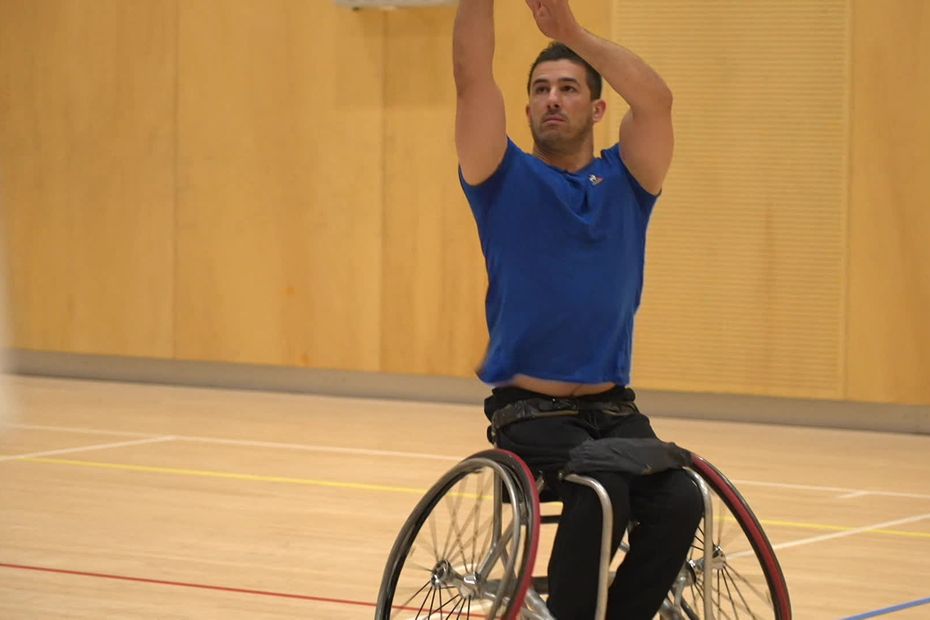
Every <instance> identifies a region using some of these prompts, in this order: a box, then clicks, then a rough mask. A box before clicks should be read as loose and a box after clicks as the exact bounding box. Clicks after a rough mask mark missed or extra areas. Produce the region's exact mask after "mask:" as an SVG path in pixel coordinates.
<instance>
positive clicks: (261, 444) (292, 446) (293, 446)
mask: <svg viewBox="0 0 930 620" xmlns="http://www.w3.org/2000/svg"><path fill="white" fill-rule="evenodd" d="M176 439H177V440H178V441H190V442H196V443H212V444H223V445H229V446H249V447H253V448H279V449H283V450H304V451H307V452H332V453H334V454H362V455H365V456H397V457H402V458H416V459H431V460H436V461H455V462H458V461H461V460H462V459H463V458H464V457H461V456H448V455H445V454H427V453H423V452H398V451H394V450H368V449H365V448H338V447H333V446H313V445H306V444H299V443H277V442H273V441H251V440H247V439H220V438H218V437H191V436H186V435H178V436H177V437H176Z"/></svg>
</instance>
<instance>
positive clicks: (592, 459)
mask: <svg viewBox="0 0 930 620" xmlns="http://www.w3.org/2000/svg"><path fill="white" fill-rule="evenodd" d="M688 465H691V453H690V452H688V451H687V450H685V449H684V448H680V447H678V446H677V445H675V444H674V443H669V442H665V441H662V440H660V439H652V438H648V439H639V438H635V439H633V438H631V439H626V438H620V437H608V438H606V439H592V440H591V441H586V442H584V443H582V444H580V445H579V446H577V447H575V448H573V449H572V450H571V452H569V461H568V463H566V464H565V467H564V468H563V469H562V472H563V474H590V473H594V472H598V471H619V472H623V473H628V474H635V475H638V476H641V475H646V474H655V473H658V472H660V471H666V470H668V469H681V468H682V467H687V466H688Z"/></svg>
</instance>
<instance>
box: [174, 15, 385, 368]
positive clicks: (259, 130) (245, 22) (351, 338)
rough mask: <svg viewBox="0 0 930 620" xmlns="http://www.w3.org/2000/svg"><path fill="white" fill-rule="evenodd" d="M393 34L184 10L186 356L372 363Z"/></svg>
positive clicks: (348, 19) (371, 21)
mask: <svg viewBox="0 0 930 620" xmlns="http://www.w3.org/2000/svg"><path fill="white" fill-rule="evenodd" d="M382 26H383V15H382V14H381V13H380V12H377V11H375V12H370V11H363V12H357V13H356V12H352V11H348V10H346V9H343V8H339V7H336V6H335V5H333V3H331V2H292V1H288V0H277V1H273V2H254V1H251V0H230V1H228V2H210V1H206V0H202V1H196V2H183V3H182V4H181V12H180V35H179V36H180V44H179V58H180V62H179V92H180V98H179V99H180V100H179V120H178V124H179V143H178V150H179V155H178V166H179V170H180V174H181V177H180V179H179V203H178V231H177V242H178V265H179V271H178V274H177V286H178V292H177V331H176V341H177V353H178V357H179V358H182V359H202V360H226V361H233V362H257V363H269V364H283V365H291V366H312V367H316V368H351V369H355V370H375V369H377V367H378V363H379V359H378V358H379V342H380V339H379V322H380V316H379V308H380V288H381V283H380V277H381V269H380V261H381V208H382V203H381V194H382V153H381V148H382V145H381V125H382V73H381V71H382V63H383V59H382V41H383V39H382Z"/></svg>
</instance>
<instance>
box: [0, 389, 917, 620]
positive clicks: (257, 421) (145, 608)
mask: <svg viewBox="0 0 930 620" xmlns="http://www.w3.org/2000/svg"><path fill="white" fill-rule="evenodd" d="M12 388H13V393H14V397H15V400H16V412H17V416H16V419H15V420H14V424H13V425H12V426H8V428H7V429H6V431H5V432H4V433H3V435H2V437H0V618H4V619H46V618H93V619H100V618H159V619H164V618H223V619H227V618H311V619H323V620H329V619H332V620H341V619H350V618H352V619H355V618H371V617H372V612H373V602H374V600H375V597H376V592H377V589H378V583H379V580H380V575H381V571H382V567H383V562H384V559H385V556H386V553H387V551H388V549H389V548H390V546H391V543H392V541H393V537H394V535H395V534H396V532H397V530H398V528H399V526H400V524H401V523H402V521H403V519H404V518H405V517H406V515H407V513H408V512H409V511H410V509H411V508H412V507H413V505H414V503H415V502H416V501H417V499H418V498H419V496H420V494H421V493H422V491H423V490H424V489H425V488H426V487H428V486H429V485H430V484H432V482H434V481H435V479H436V478H437V477H438V476H439V475H440V474H441V473H442V472H444V471H445V470H446V469H448V468H449V467H450V466H451V465H452V464H454V463H455V462H456V461H457V460H458V459H460V458H461V457H463V456H466V455H468V454H470V453H472V452H474V451H477V450H480V449H483V448H485V447H486V445H485V442H484V427H485V424H484V422H483V416H482V414H481V412H480V409H479V407H478V405H477V404H476V405H475V406H450V405H439V404H425V403H406V402H397V401H393V402H384V401H372V400H349V399H337V398H327V397H317V396H308V395H292V394H276V393H261V392H245V391H229V390H207V389H190V388H174V387H164V386H151V385H133V384H114V383H98V382H88V381H67V380H57V379H42V378H24V377H14V378H12ZM647 413H648V412H647ZM653 424H654V426H655V427H656V429H657V430H658V432H659V433H660V435H661V436H663V437H664V438H666V439H668V440H672V441H675V442H676V443H678V444H680V445H683V446H685V447H688V448H691V449H692V450H694V451H696V452H699V453H702V454H703V455H705V456H706V457H707V458H709V459H710V460H711V461H713V462H715V463H716V464H717V465H718V466H719V467H720V468H721V469H722V470H723V471H725V472H726V473H727V474H728V475H729V476H730V477H731V478H732V479H734V480H735V481H736V482H737V483H738V485H739V487H740V489H741V490H742V491H743V493H744V495H746V496H747V498H748V499H749V501H750V503H751V504H752V505H753V508H754V509H755V511H756V513H757V514H758V516H759V517H760V518H761V519H762V522H763V524H764V525H765V527H766V531H767V532H768V534H769V536H770V538H771V539H772V541H773V543H774V544H775V545H776V548H778V549H779V558H780V560H781V563H782V565H783V567H784V569H785V572H786V575H787V578H788V582H789V586H790V589H791V595H792V600H793V605H794V610H795V617H796V618H798V619H800V620H808V619H817V618H831V619H835V618H847V617H854V616H860V615H862V616H864V615H865V614H867V612H876V611H881V612H882V613H881V615H882V616H883V617H885V616H887V617H889V618H894V619H895V620H898V619H905V618H930V599H928V597H930V437H928V436H909V435H895V434H880V433H865V432H852V431H840V430H824V429H810V428H798V427H787V426H785V427H782V426H762V425H750V424H735V423H722V422H712V421H696V420H677V419H671V418H660V419H653ZM924 599H928V600H926V601H925V600H924ZM907 604H911V605H910V606H909V607H908V606H907ZM898 607H902V608H901V609H896V608H898Z"/></svg>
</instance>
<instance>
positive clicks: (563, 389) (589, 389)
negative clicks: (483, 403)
mask: <svg viewBox="0 0 930 620" xmlns="http://www.w3.org/2000/svg"><path fill="white" fill-rule="evenodd" d="M510 385H513V386H516V387H519V388H523V389H524V390H531V391H533V392H539V393H540V394H546V395H548V396H555V397H563V396H584V395H585V394H597V393H598V392H606V391H607V390H609V389H610V388H612V387H614V385H616V384H614V383H567V382H565V381H550V380H549V379H537V378H536V377H530V376H527V375H517V376H515V377H514V378H513V380H512V381H511V382H510Z"/></svg>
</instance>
